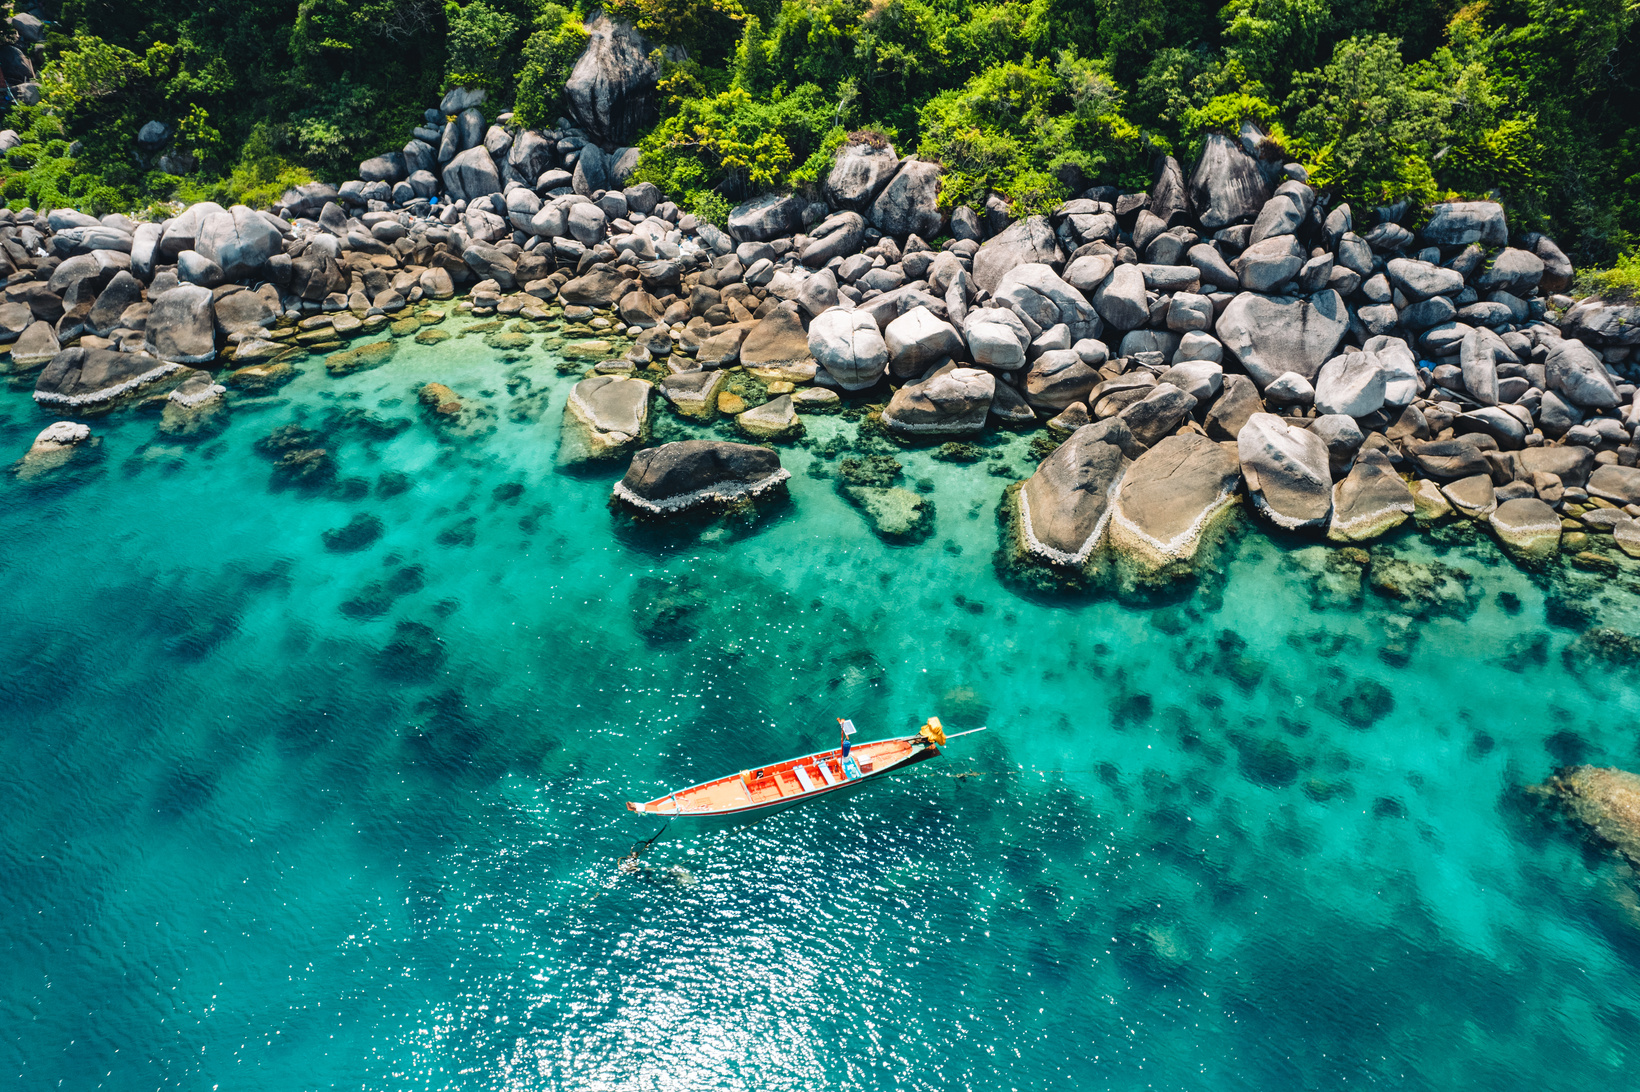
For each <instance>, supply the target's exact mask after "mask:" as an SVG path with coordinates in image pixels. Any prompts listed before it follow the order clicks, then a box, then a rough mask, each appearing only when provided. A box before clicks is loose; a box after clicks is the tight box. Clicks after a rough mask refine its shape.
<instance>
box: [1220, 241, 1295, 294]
mask: <svg viewBox="0 0 1640 1092" xmlns="http://www.w3.org/2000/svg"><path fill="white" fill-rule="evenodd" d="M1307 256H1308V255H1307V254H1306V253H1305V251H1304V248H1303V247H1301V246H1299V245H1298V240H1297V239H1296V238H1294V237H1293V236H1291V235H1277V236H1275V237H1273V238H1269V239H1264V240H1262V241H1260V242H1257V243H1254V244H1253V245H1252V246H1250V247H1248V248H1247V249H1246V250H1244V251H1242V253H1241V257H1240V258H1238V259H1236V260H1237V262H1238V263H1239V266H1240V270H1241V273H1240V276H1241V287H1243V288H1245V289H1246V290H1247V291H1249V292H1268V291H1270V290H1271V289H1273V288H1276V287H1278V286H1280V285H1282V284H1285V283H1286V282H1288V281H1290V280H1292V279H1293V277H1295V276H1296V275H1297V274H1298V271H1299V270H1300V269H1302V268H1303V267H1304V260H1305V258H1306V257H1307Z"/></svg>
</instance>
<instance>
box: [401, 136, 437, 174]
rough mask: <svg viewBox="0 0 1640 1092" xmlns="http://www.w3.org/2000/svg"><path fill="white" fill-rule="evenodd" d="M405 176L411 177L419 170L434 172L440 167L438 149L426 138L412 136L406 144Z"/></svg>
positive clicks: (404, 153)
mask: <svg viewBox="0 0 1640 1092" xmlns="http://www.w3.org/2000/svg"><path fill="white" fill-rule="evenodd" d="M400 154H402V155H403V156H404V177H405V178H406V179H408V178H410V176H411V175H413V174H415V173H416V172H417V171H428V172H432V171H433V170H434V169H436V168H437V167H438V149H436V148H434V147H433V146H432V145H431V144H428V143H427V142H426V141H424V140H416V139H414V138H412V139H411V140H409V141H407V142H406V143H405V145H404V151H403V152H402V153H400Z"/></svg>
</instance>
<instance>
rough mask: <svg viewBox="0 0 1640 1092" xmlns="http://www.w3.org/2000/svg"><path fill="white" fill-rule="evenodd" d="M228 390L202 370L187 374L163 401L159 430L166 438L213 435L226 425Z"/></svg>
mask: <svg viewBox="0 0 1640 1092" xmlns="http://www.w3.org/2000/svg"><path fill="white" fill-rule="evenodd" d="M227 392H228V388H226V387H224V386H222V384H220V383H218V382H216V381H215V380H214V379H212V378H211V376H210V374H209V373H207V372H201V371H192V372H189V373H188V376H187V378H185V379H184V380H183V381H182V382H181V384H179V385H178V386H177V388H176V389H175V390H173V391H172V392H171V393H170V394H169V395H167V396H166V398H165V408H164V410H163V411H162V412H161V414H160V420H159V430H160V432H162V433H164V434H165V435H166V436H175V437H178V438H196V437H200V436H206V435H210V434H213V433H215V432H217V431H219V430H221V428H222V427H223V426H224V425H225V424H226V421H225V420H224V418H225V417H226V415H227V409H228V404H227V401H226V399H224V398H223V395H225V394H226V393H227Z"/></svg>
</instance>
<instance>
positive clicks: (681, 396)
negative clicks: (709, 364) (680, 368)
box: [660, 368, 728, 421]
mask: <svg viewBox="0 0 1640 1092" xmlns="http://www.w3.org/2000/svg"><path fill="white" fill-rule="evenodd" d="M727 378H728V373H727V372H724V371H721V370H719V369H717V368H713V369H711V370H710V371H703V370H698V369H697V370H695V371H688V372H678V373H677V374H676V375H669V376H667V377H665V378H664V379H662V380H661V382H660V392H661V396H662V397H664V398H665V399H666V400H667V401H668V402H670V403H672V407H673V408H674V409H676V410H677V411H678V412H679V413H680V414H682V415H683V416H685V417H691V418H695V419H698V420H708V421H709V420H711V418H712V416H713V407H714V406H715V405H717V399H718V394H719V392H720V391H721V390H722V388H723V382H724V380H725V379H727Z"/></svg>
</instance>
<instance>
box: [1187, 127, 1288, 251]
mask: <svg viewBox="0 0 1640 1092" xmlns="http://www.w3.org/2000/svg"><path fill="white" fill-rule="evenodd" d="M1189 192H1190V204H1191V207H1192V208H1194V209H1195V210H1196V219H1198V220H1200V221H1201V225H1202V227H1204V228H1206V229H1207V230H1208V231H1218V230H1220V229H1221V228H1226V227H1229V226H1230V225H1231V224H1239V223H1241V222H1242V221H1244V220H1251V219H1253V218H1254V217H1255V216H1257V215H1258V213H1259V210H1260V209H1261V208H1263V207H1264V203H1265V202H1266V201H1268V200H1269V199H1270V184H1269V182H1268V181H1266V180H1265V177H1264V175H1263V173H1262V172H1261V171H1260V170H1259V167H1258V160H1256V159H1254V158H1253V157H1252V156H1250V155H1248V154H1247V150H1246V149H1245V148H1243V147H1242V146H1241V143H1240V142H1239V141H1237V140H1234V139H1232V138H1230V137H1228V136H1225V135H1224V134H1223V133H1209V134H1208V135H1207V139H1206V140H1205V141H1204V142H1203V144H1202V155H1201V158H1200V159H1198V160H1197V161H1196V169H1195V170H1194V171H1192V172H1191V173H1190V186H1189Z"/></svg>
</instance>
